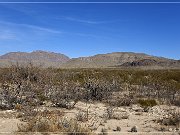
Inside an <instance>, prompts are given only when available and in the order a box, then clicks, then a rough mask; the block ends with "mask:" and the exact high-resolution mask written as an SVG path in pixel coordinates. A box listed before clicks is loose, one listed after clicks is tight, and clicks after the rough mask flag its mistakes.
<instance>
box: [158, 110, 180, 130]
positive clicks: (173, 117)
mask: <svg viewBox="0 0 180 135" xmlns="http://www.w3.org/2000/svg"><path fill="white" fill-rule="evenodd" d="M157 122H158V123H161V124H163V125H166V126H177V127H179V126H180V113H179V112H176V113H175V112H174V113H172V114H170V115H169V116H168V117H166V118H163V119H158V120H157Z"/></svg>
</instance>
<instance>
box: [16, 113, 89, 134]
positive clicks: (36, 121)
mask: <svg viewBox="0 0 180 135" xmlns="http://www.w3.org/2000/svg"><path fill="white" fill-rule="evenodd" d="M18 132H24V133H28V132H41V133H44V134H45V133H47V134H48V132H49V133H50V132H51V133H62V134H68V135H74V134H76V135H90V134H91V131H90V130H89V129H88V128H87V127H85V126H83V125H82V124H80V123H78V122H77V121H76V120H74V119H67V118H64V117H63V112H60V111H47V110H46V111H43V112H39V113H38V114H37V115H36V116H35V117H33V118H32V119H31V120H30V121H28V122H27V123H26V124H21V125H18ZM18 132H17V133H18Z"/></svg>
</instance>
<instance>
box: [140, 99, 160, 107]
mask: <svg viewBox="0 0 180 135" xmlns="http://www.w3.org/2000/svg"><path fill="white" fill-rule="evenodd" d="M138 103H139V104H140V105H141V106H142V107H153V106H155V105H157V102H156V100H154V99H146V100H144V99H139V100H138Z"/></svg>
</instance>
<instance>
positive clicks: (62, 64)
mask: <svg viewBox="0 0 180 135" xmlns="http://www.w3.org/2000/svg"><path fill="white" fill-rule="evenodd" d="M17 62H18V63H19V64H25V63H28V62H32V63H33V64H34V65H42V66H43V67H56V68H139V67H146V68H147V67H148V68H180V60H173V59H168V58H164V57H157V56H151V55H147V54H144V53H134V52H113V53H107V54H98V55H94V56H89V57H79V58H72V59H70V58H69V57H68V56H66V55H64V54H61V53H54V52H46V51H41V50H39V51H33V52H31V53H27V52H10V53H6V54H4V55H2V56H0V67H8V66H10V65H11V64H15V63H17Z"/></svg>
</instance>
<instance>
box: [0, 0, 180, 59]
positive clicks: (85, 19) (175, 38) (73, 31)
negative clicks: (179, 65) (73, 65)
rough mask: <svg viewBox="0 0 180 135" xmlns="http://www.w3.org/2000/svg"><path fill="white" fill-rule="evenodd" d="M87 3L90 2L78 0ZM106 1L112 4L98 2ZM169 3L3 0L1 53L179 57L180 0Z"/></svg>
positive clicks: (0, 33)
mask: <svg viewBox="0 0 180 135" xmlns="http://www.w3.org/2000/svg"><path fill="white" fill-rule="evenodd" d="M45 1H46V2H47V0H39V2H45ZM49 1H50V0H49ZM55 1H59V2H60V0H54V2H55ZM64 1H65V0H64ZM82 1H83V2H87V1H88V0H78V2H82ZM92 1H94V2H97V0H91V1H90V2H92ZM103 1H104V2H105V1H106V2H110V0H109V1H108V0H99V2H103ZM118 1H120V0H114V2H118ZM141 1H143V0H139V2H141ZM154 1H155V0H154ZM167 1H168V0H159V2H162V3H71V2H77V1H75V0H69V1H68V2H70V3H25V2H30V1H29V0H18V2H24V3H4V2H7V0H4V1H3V0H0V55H3V54H5V53H7V52H16V51H21V52H32V51H34V50H44V51H50V52H57V53H63V54H65V55H67V56H69V57H70V58H76V57H81V56H92V55H95V54H103V53H111V52H141V53H147V54H150V55H155V56H162V57H167V58H172V59H180V0H179V1H178V0H174V2H179V3H163V2H167ZM1 2H2V3H1ZM9 2H17V1H15V0H9ZM31 2H37V0H32V1H31ZM66 2H67V1H66ZM125 2H127V1H125ZM128 2H136V1H135V0H129V1H128ZM151 2H153V0H151ZM156 2H157V1H156ZM171 2H172V1H171Z"/></svg>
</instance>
